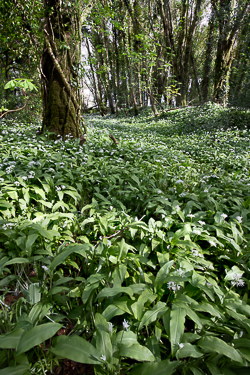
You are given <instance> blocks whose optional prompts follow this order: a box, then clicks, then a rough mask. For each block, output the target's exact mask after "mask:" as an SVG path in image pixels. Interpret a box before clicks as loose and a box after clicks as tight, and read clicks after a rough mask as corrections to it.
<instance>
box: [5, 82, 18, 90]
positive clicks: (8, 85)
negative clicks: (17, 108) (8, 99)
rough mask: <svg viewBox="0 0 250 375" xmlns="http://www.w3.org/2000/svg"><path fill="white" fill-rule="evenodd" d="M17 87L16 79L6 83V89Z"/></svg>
mask: <svg viewBox="0 0 250 375" xmlns="http://www.w3.org/2000/svg"><path fill="white" fill-rule="evenodd" d="M15 87H16V83H15V80H11V81H9V82H7V83H6V85H5V86H4V90H7V89H11V90H14V89H15Z"/></svg>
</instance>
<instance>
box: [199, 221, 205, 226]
mask: <svg viewBox="0 0 250 375" xmlns="http://www.w3.org/2000/svg"><path fill="white" fill-rule="evenodd" d="M198 223H199V224H200V225H205V224H206V223H205V221H202V220H198Z"/></svg>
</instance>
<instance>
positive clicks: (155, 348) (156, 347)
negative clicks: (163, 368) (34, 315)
mask: <svg viewBox="0 0 250 375" xmlns="http://www.w3.org/2000/svg"><path fill="white" fill-rule="evenodd" d="M146 346H147V347H148V349H149V350H150V351H151V352H152V353H153V355H154V357H155V360H156V362H160V361H161V351H160V344H159V340H158V339H157V338H156V337H155V336H152V337H148V338H147V342H146Z"/></svg>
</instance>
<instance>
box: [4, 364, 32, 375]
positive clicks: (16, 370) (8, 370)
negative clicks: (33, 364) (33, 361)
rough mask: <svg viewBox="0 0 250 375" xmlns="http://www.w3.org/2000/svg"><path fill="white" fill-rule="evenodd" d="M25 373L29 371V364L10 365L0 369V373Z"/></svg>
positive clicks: (7, 374) (24, 374)
mask: <svg viewBox="0 0 250 375" xmlns="http://www.w3.org/2000/svg"><path fill="white" fill-rule="evenodd" d="M27 373H29V365H17V366H10V367H5V368H4V369H2V370H0V375H26V374H27Z"/></svg>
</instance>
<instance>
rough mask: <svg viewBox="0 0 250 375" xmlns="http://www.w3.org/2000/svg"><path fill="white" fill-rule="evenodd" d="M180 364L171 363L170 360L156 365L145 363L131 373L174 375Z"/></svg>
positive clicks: (132, 374)
mask: <svg viewBox="0 0 250 375" xmlns="http://www.w3.org/2000/svg"><path fill="white" fill-rule="evenodd" d="M178 364H179V362H177V361H173V362H170V361H169V359H166V360H164V361H161V362H156V363H144V364H142V365H138V366H135V367H134V368H133V370H132V371H131V372H130V375H152V374H153V375H171V374H173V373H174V371H175V369H176V367H177V366H178Z"/></svg>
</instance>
